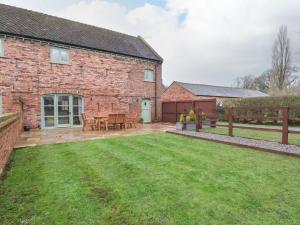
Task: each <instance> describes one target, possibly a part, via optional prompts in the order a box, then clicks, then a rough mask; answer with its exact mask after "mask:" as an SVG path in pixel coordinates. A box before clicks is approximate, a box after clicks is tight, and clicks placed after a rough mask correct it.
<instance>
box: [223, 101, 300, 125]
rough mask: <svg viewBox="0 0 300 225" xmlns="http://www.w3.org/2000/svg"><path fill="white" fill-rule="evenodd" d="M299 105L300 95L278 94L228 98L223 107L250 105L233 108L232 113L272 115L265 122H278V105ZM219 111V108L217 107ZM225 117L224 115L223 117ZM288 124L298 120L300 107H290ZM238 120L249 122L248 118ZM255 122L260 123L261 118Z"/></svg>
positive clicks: (245, 115) (244, 115)
mask: <svg viewBox="0 0 300 225" xmlns="http://www.w3.org/2000/svg"><path fill="white" fill-rule="evenodd" d="M286 106H288V107H291V106H299V108H300V96H278V97H259V98H243V99H228V100H225V101H224V109H225V111H226V108H229V107H252V109H251V110H250V109H246V110H245V109H239V110H235V112H234V115H235V116H236V118H237V117H253V116H254V117H272V118H274V119H269V120H268V121H266V122H271V123H274V124H276V123H278V122H279V121H278V120H277V119H276V118H277V117H280V116H281V114H280V112H279V110H278V109H279V108H280V107H286ZM259 107H273V108H270V109H258V108H259ZM274 107H275V108H274ZM276 107H277V108H276ZM218 111H221V109H218ZM278 113H279V114H278ZM223 115H225V114H223ZM225 118H226V117H225ZM289 118H290V124H296V123H297V121H298V123H299V121H300V109H291V110H290V111H289ZM236 121H238V122H249V121H250V120H248V119H246V118H245V119H241V120H239V119H237V120H236ZM255 122H256V123H262V122H263V121H262V120H259V119H258V120H256V121H255Z"/></svg>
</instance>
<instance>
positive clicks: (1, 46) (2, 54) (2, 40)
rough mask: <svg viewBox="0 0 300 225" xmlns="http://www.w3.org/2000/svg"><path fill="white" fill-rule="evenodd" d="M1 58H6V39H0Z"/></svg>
mask: <svg viewBox="0 0 300 225" xmlns="http://www.w3.org/2000/svg"><path fill="white" fill-rule="evenodd" d="M0 57H4V38H2V37H0Z"/></svg>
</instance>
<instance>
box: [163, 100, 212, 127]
mask: <svg viewBox="0 0 300 225" xmlns="http://www.w3.org/2000/svg"><path fill="white" fill-rule="evenodd" d="M191 109H192V110H194V112H196V113H197V112H199V111H201V112H204V113H205V114H206V115H207V118H209V119H211V118H215V119H216V99H203V100H196V101H177V102H175V101H173V102H172V101H171V102H163V103H162V121H163V122H170V123H176V122H178V120H179V117H180V114H186V113H188V112H189V111H190V110H191Z"/></svg>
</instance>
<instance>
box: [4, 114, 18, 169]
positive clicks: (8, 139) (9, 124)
mask: <svg viewBox="0 0 300 225" xmlns="http://www.w3.org/2000/svg"><path fill="white" fill-rule="evenodd" d="M21 127H22V119H21V116H20V114H19V113H10V114H3V115H0V175H1V174H2V173H3V171H4V169H5V166H6V164H7V162H8V159H9V156H10V154H11V152H12V150H13V147H14V145H15V143H16V140H17V138H18V136H19V135H20V133H21Z"/></svg>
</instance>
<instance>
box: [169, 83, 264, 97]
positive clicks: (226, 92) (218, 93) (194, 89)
mask: <svg viewBox="0 0 300 225" xmlns="http://www.w3.org/2000/svg"><path fill="white" fill-rule="evenodd" d="M175 83H177V84H179V85H180V86H182V87H183V88H185V89H186V90H188V91H190V92H191V93H193V94H194V95H197V96H214V97H231V98H251V97H265V96H268V95H267V94H265V93H263V92H261V91H257V90H250V89H242V88H232V87H222V86H212V85H206V84H189V83H182V82H178V81H175Z"/></svg>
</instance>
